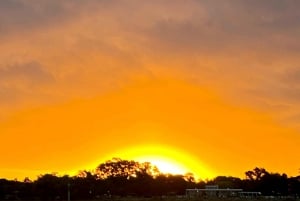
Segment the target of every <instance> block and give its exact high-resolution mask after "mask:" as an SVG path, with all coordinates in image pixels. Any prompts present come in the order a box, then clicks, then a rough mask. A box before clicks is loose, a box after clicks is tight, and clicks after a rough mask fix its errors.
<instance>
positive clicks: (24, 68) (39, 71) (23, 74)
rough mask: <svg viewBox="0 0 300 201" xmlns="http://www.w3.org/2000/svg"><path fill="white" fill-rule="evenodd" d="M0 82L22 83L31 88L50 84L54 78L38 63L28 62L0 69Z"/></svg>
mask: <svg viewBox="0 0 300 201" xmlns="http://www.w3.org/2000/svg"><path fill="white" fill-rule="evenodd" d="M0 80H1V81H2V82H3V81H6V82H7V81H11V80H14V81H20V82H22V83H23V84H29V85H31V86H34V85H39V84H44V83H49V82H51V81H53V80H54V77H53V76H52V75H51V74H50V73H49V72H47V71H46V70H44V69H43V67H42V66H41V64H39V63H37V62H28V63H23V64H14V65H10V66H7V67H4V68H0Z"/></svg>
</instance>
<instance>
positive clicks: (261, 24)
mask: <svg viewBox="0 0 300 201" xmlns="http://www.w3.org/2000/svg"><path fill="white" fill-rule="evenodd" d="M299 8H300V3H298V1H292V0H289V1H284V2H283V1H281V0H274V1H272V3H268V4H267V3H264V2H261V1H258V0H253V1H236V2H232V1H222V2H220V1H217V0H210V1H207V0H200V1H196V0H195V1H194V0H188V1H185V2H184V3H183V2H182V1H181V0H172V1H171V0H170V1H168V0H167V1H151V2H150V1H149V2H148V1H147V2H146V1H138V0H130V1H129V0H128V1H127V0H112V1H96V0H89V1H84V2H83V1H82V2H81V1H64V2H61V1H59V0H51V1H50V0H44V1H39V2H38V3H37V2H36V1H34V0H19V1H14V0H13V1H1V2H0V24H1V25H2V26H1V27H2V29H1V30H0V44H1V45H0V136H1V142H2V143H1V146H0V152H1V153H2V154H1V164H0V177H5V178H19V179H23V178H24V177H25V176H30V177H32V178H34V177H35V176H37V175H39V174H41V173H46V172H58V173H61V174H63V173H68V174H73V173H76V172H77V171H78V170H82V169H92V168H95V167H96V165H97V164H99V163H100V162H103V161H105V160H108V159H111V158H112V157H118V156H122V157H126V158H129V159H141V158H143V159H144V158H147V157H149V159H150V157H157V158H162V160H169V161H171V162H173V163H174V164H175V163H177V164H178V165H179V166H180V165H181V166H182V167H183V169H184V170H186V171H191V172H194V173H195V175H197V176H198V177H200V178H211V177H214V176H217V175H231V176H239V177H243V175H244V172H245V171H247V170H250V169H252V168H254V167H256V166H259V167H264V168H266V169H267V170H269V171H273V172H281V173H282V172H285V173H287V174H288V175H290V176H293V175H297V174H298V169H299V167H300V161H299V160H297V158H298V155H299V150H298V146H299V144H300V124H299V120H300V112H299V111H300V104H299V98H300V96H299V90H300V76H299V75H300V74H299V72H300V71H299V68H300V67H299V58H300V57H299V56H300V55H299V48H300V43H299V40H297V37H296V36H297V33H298V32H299V27H300V24H299V23H300V22H299V20H295V19H297V18H299V17H300V14H299V12H298V9H299ZM157 150H161V151H160V152H158V151H157ZM174 168H175V167H174Z"/></svg>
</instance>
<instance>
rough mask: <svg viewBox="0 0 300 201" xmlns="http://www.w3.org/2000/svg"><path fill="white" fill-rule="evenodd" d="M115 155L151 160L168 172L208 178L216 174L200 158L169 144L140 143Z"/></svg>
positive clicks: (145, 160)
mask: <svg viewBox="0 0 300 201" xmlns="http://www.w3.org/2000/svg"><path fill="white" fill-rule="evenodd" d="M115 155H116V156H120V157H121V158H124V159H133V160H136V161H140V162H151V163H152V164H153V165H155V166H157V167H158V169H159V170H160V171H161V172H162V173H166V174H168V173H169V174H182V175H184V174H186V173H193V174H194V176H195V178H196V179H207V178H212V177H213V176H214V173H213V171H212V170H211V169H209V168H208V167H207V166H206V165H205V164H203V163H201V161H200V160H199V159H197V158H195V157H192V156H191V154H188V153H186V152H185V151H183V150H179V149H176V148H172V147H170V146H167V145H140V146H136V147H130V148H127V149H126V148H125V149H124V150H120V151H118V152H116V153H115Z"/></svg>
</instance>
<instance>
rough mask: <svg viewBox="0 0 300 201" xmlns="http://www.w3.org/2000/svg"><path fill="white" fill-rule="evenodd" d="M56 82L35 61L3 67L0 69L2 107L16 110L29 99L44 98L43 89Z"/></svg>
mask: <svg viewBox="0 0 300 201" xmlns="http://www.w3.org/2000/svg"><path fill="white" fill-rule="evenodd" d="M54 82H55V78H54V76H53V75H52V74H51V73H49V72H48V71H46V70H45V69H44V67H43V66H42V65H41V64H39V63H37V62H34V61H32V62H27V63H18V64H14V65H9V66H6V67H2V68H0V97H1V99H0V107H1V108H6V109H7V108H10V107H13V108H15V107H17V105H19V106H20V104H21V103H24V102H26V101H27V99H28V98H29V97H31V98H33V97H36V96H41V97H43V96H44V92H43V90H42V88H43V87H45V86H47V85H49V84H52V83H54ZM21 105H22V104H21Z"/></svg>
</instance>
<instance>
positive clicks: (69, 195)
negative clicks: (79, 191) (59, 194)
mask: <svg viewBox="0 0 300 201" xmlns="http://www.w3.org/2000/svg"><path fill="white" fill-rule="evenodd" d="M70 200H71V192H70V182H68V201H70Z"/></svg>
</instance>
